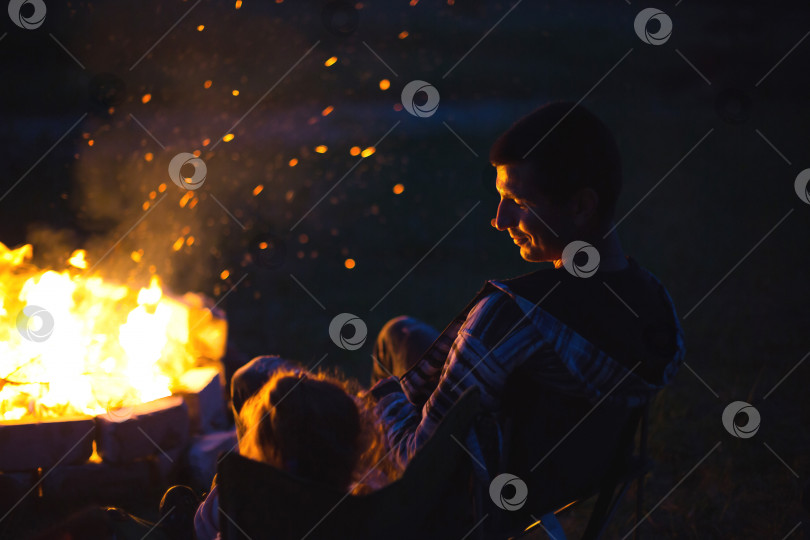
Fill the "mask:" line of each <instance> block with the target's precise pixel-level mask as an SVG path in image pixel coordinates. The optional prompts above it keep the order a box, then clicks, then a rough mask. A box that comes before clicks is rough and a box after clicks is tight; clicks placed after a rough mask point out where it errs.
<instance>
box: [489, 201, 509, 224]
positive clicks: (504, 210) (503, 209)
mask: <svg viewBox="0 0 810 540" xmlns="http://www.w3.org/2000/svg"><path fill="white" fill-rule="evenodd" d="M513 222H514V218H513V217H512V212H510V211H509V208H508V207H507V204H506V201H501V202H500V204H498V212H497V214H495V219H493V220H492V221H491V223H492V226H493V227H495V228H496V229H498V230H499V231H505V230H506V229H508V228H510V227H513V226H514V223H513Z"/></svg>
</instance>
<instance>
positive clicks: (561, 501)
mask: <svg viewBox="0 0 810 540" xmlns="http://www.w3.org/2000/svg"><path fill="white" fill-rule="evenodd" d="M648 408H649V407H648V404H644V405H640V406H637V407H627V406H625V405H622V404H617V403H613V402H611V401H609V400H605V401H604V402H601V403H599V405H598V406H595V404H594V403H592V402H590V401H588V400H586V399H584V398H582V397H575V396H569V395H565V394H562V393H559V392H556V391H553V390H551V389H547V388H544V387H543V386H542V385H541V383H540V381H533V380H532V376H531V374H530V373H528V372H523V371H522V370H519V371H517V372H515V373H514V374H513V375H512V376H511V377H510V380H509V382H508V383H507V392H506V393H505V397H504V410H503V413H502V414H501V415H500V423H501V427H502V430H503V440H504V447H503V451H502V452H501V456H502V460H501V463H500V464H498V469H499V471H498V472H508V473H510V474H514V475H515V476H517V477H518V478H520V479H521V480H522V481H524V482H525V483H526V485H527V488H528V495H527V498H526V503H525V505H524V506H523V507H522V508H520V509H518V510H516V511H507V510H502V509H500V508H497V507H496V506H495V505H494V504H492V505H489V506H487V505H486V503H488V502H491V501H487V499H488V498H489V494H488V493H486V492H485V493H484V495H483V496H482V495H481V492H482V488H483V487H486V486H480V485H479V489H478V490H477V491H478V493H479V495H478V500H479V501H481V500H482V499H483V502H484V511H486V512H488V513H490V514H491V515H492V518H493V519H490V520H487V521H488V523H487V526H488V527H487V532H486V535H487V537H488V538H489V537H492V538H510V537H521V535H522V534H523V533H522V531H525V530H526V529H527V527H529V526H530V525H532V524H536V526H535V527H532V533H531V536H530V537H531V538H538V537H539V536H538V530H540V531H542V530H543V529H545V531H544V532H546V533H547V535H548V536H550V537H552V538H554V539H555V540H564V539H565V533H564V531H563V530H562V528H561V527H560V525H559V522H558V521H557V520H556V518H555V515H556V514H557V513H559V512H560V511H562V510H564V509H567V508H569V507H571V506H572V505H574V504H576V503H578V502H582V501H584V500H587V499H590V498H591V497H593V496H595V495H596V496H598V498H597V500H596V503H595V505H594V507H593V510H592V511H591V514H590V518H589V521H588V525H587V528H586V530H585V533H584V534H583V536H582V538H583V540H594V539H598V538H600V537H601V536H602V534H603V533H604V531H605V529H606V528H607V525H608V523H609V522H610V520H611V518H612V517H613V514H614V512H615V510H616V508H617V507H618V504H619V502H620V501H621V499H622V498H623V496H624V494H625V492H626V491H627V489H628V487H629V486H630V484H631V483H632V482H633V481H637V482H638V488H637V491H636V496H637V501H636V502H637V505H636V513H637V518H638V519H640V518H641V505H642V487H643V478H644V476H645V475H646V473H647V472H648V471H649V469H650V467H651V464H650V462H649V460H648V458H647V447H646V439H647V421H648V420H647V416H648ZM639 426H640V427H641V434H640V441H639V444H638V447H637V446H636V443H635V439H636V433H637V431H638V429H639ZM493 476H494V475H493ZM538 521H540V523H539V524H537V523H536V522H538ZM541 524H542V527H541V526H540V525H541ZM548 533H550V534H548ZM527 537H528V535H527Z"/></svg>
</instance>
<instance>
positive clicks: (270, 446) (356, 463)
mask: <svg viewBox="0 0 810 540" xmlns="http://www.w3.org/2000/svg"><path fill="white" fill-rule="evenodd" d="M265 359H266V361H264V362H263V363H264V365H265V366H267V365H271V366H272V369H269V370H266V373H265V375H267V376H268V377H269V378H268V379H267V382H266V383H264V384H263V385H262V386H261V387H260V388H259V389H258V391H256V392H255V393H254V394H253V395H251V396H250V397H247V399H245V400H244V401H243V402H242V401H239V400H236V399H235V401H234V410H235V412H236V413H237V415H236V416H237V417H236V425H237V434H238V437H239V453H240V454H242V455H243V456H245V457H248V458H250V459H254V460H256V461H261V462H264V463H269V464H270V465H273V466H275V467H278V468H280V469H284V470H286V471H288V472H290V473H291V474H294V475H296V476H298V477H301V478H304V479H308V480H313V481H316V482H319V483H322V484H326V485H329V486H333V487H336V488H338V489H341V490H346V491H347V492H352V493H365V492H368V491H371V490H374V489H379V488H380V487H382V486H383V485H385V484H386V483H388V482H389V481H390V480H392V479H393V476H394V474H395V471H394V470H393V468H392V467H391V465H389V464H388V463H387V462H385V461H384V460H383V462H382V463H381V458H382V456H383V446H382V439H381V432H380V431H379V429H380V428H379V426H378V425H377V423H376V422H375V421H374V418H373V413H372V409H371V407H370V406H368V405H367V404H366V402H365V400H364V399H363V398H360V397H356V396H354V395H351V394H350V393H349V392H347V385H346V384H344V383H342V382H341V381H338V380H337V379H334V378H331V377H329V376H327V375H325V374H322V373H319V374H314V373H307V372H306V371H304V370H302V369H300V368H296V367H295V366H294V365H290V364H289V363H286V362H283V361H278V360H280V359H278V360H277V359H274V358H271V357H265ZM257 360H262V359H256V360H254V361H253V362H251V364H253V366H252V372H253V373H255V372H256V369H255V367H256V365H257V364H261V363H262V362H257ZM246 367H247V366H246ZM236 397H237V396H236V395H234V398H236ZM241 397H242V398H244V396H241ZM237 407H238V409H239V410H238V411H237V410H236V409H237ZM366 475H367V476H366ZM363 477H364V478H363ZM360 478H363V483H362V484H359V483H358V479H360ZM214 484H215V485H214V486H213V488H212V490H211V493H209V495H208V497H207V498H206V499H205V501H203V503H202V504H201V505H200V506H199V508H198V509H197V513H196V515H195V517H194V528H195V532H196V535H197V538H198V540H213V539H218V538H219V515H218V514H219V511H218V502H217V500H218V495H217V487H216V479H215V482H214Z"/></svg>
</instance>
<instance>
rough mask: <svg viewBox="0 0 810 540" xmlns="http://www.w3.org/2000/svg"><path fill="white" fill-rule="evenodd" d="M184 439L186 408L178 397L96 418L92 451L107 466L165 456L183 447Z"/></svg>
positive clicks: (187, 420)
mask: <svg viewBox="0 0 810 540" xmlns="http://www.w3.org/2000/svg"><path fill="white" fill-rule="evenodd" d="M188 440H189V416H188V406H187V405H186V402H185V401H184V400H183V398H182V397H181V396H170V397H166V398H161V399H156V400H154V401H150V402H148V403H143V404H140V405H135V406H134V407H132V408H131V409H126V410H118V411H112V412H109V413H106V414H101V415H98V416H97V417H96V449H97V451H98V454H99V456H101V459H102V460H104V461H105V462H107V463H111V464H123V463H128V462H131V461H135V460H136V459H139V458H145V457H148V456H152V455H157V454H163V455H164V456H165V455H168V452H169V451H170V450H174V449H176V448H181V447H185V446H186V445H187V444H188Z"/></svg>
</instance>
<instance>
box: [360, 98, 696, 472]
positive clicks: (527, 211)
mask: <svg viewBox="0 0 810 540" xmlns="http://www.w3.org/2000/svg"><path fill="white" fill-rule="evenodd" d="M490 161H491V162H492V164H493V165H494V166H495V167H496V169H497V179H496V187H497V189H498V192H499V194H500V197H501V198H500V203H499V205H498V209H497V215H496V217H495V219H493V220H492V225H493V226H494V227H495V228H497V229H498V230H499V231H505V232H508V233H509V236H510V237H511V238H512V241H513V242H514V243H515V244H516V245H517V246H518V248H519V250H520V256H521V257H522V258H524V259H525V260H527V261H531V262H538V263H541V262H552V263H554V267H553V268H550V267H547V268H543V269H540V270H538V271H536V272H533V273H531V274H528V275H525V276H522V277H519V278H516V279H512V280H506V281H489V282H487V284H486V286H485V287H484V288H483V289H482V290H481V291H480V292H479V293H478V295H477V296H476V297H475V298H474V299H473V300H472V301H471V302H470V304H469V305H468V306H467V307H466V308H465V309H464V310H463V311H462V312H461V313H460V314H459V315H458V316H457V317H456V318H455V319H454V320H453V322H451V323H450V325H449V326H448V327H447V328H446V329H445V330H444V332H442V333H439V332H437V331H436V330H435V329H433V328H431V327H429V326H428V325H426V324H424V323H422V322H420V321H417V320H415V319H413V318H410V317H399V318H396V319H393V320H392V321H389V323H388V324H386V326H385V327H384V328H383V330H382V331H381V332H380V335H379V336H378V339H377V342H376V344H375V351H374V352H375V360H376V363H375V365H374V372H373V375H372V382H373V383H376V384H375V385H374V386H373V388H372V390H371V393H372V395H373V396H374V397H375V398H376V399H377V400H378V402H377V407H376V408H377V412H378V414H379V416H380V418H381V420H382V423H383V425H384V429H385V431H386V437H387V442H388V445H389V446H390V448H391V449H392V450H393V451H392V456H393V457H394V459H395V460H396V461H397V462H398V463H399V465H400V466H402V467H405V466H406V465H407V463H408V461H409V460H410V459H411V457H413V455H414V453H415V452H416V451H417V450H418V449H419V447H420V446H421V445H422V444H423V443H424V442H425V440H427V438H428V437H430V435H431V434H432V433H433V432H434V430H435V428H436V426H437V425H438V423H439V422H440V421H441V419H442V417H443V416H444V414H445V413H446V412H447V410H448V409H449V408H450V407H451V406H452V405H453V403H454V402H455V401H456V399H458V397H459V396H460V395H461V393H462V392H463V391H464V390H465V389H466V388H468V387H470V386H473V385H476V386H478V387H479V388H480V390H481V404H482V407H483V409H484V411H488V412H493V413H498V412H499V411H500V410H501V408H502V405H503V401H504V397H505V396H504V391H505V389H506V388H507V384H508V383H509V382H510V381H511V379H510V374H514V373H515V372H516V370H518V369H520V370H521V373H529V374H530V375H531V378H532V380H536V381H538V383H537V386H538V388H537V390H538V391H540V390H542V389H543V388H547V389H553V390H554V391H555V392H560V393H563V394H566V395H570V396H577V397H581V398H582V399H586V400H588V401H589V402H592V403H596V402H597V401H598V400H600V399H602V398H607V397H609V398H610V401H611V402H619V403H624V404H626V405H631V406H632V405H637V404H641V403H644V402H646V401H647V400H649V399H650V397H651V396H652V395H653V394H654V393H655V392H656V391H657V390H659V389H661V388H662V387H663V386H664V385H666V384H667V383H668V382H669V381H670V380H671V378H672V377H673V376H674V374H675V372H676V371H677V369H678V367H679V366H680V364H681V362H682V360H683V355H684V344H683V332H682V330H681V327H680V324H679V323H678V318H677V315H676V314H675V310H674V307H673V305H672V301H671V299H670V297H669V295H668V294H667V291H666V289H665V288H664V287H663V286H662V285H661V283H660V282H658V280H657V279H656V278H655V277H654V276H653V275H652V274H651V273H649V272H648V271H646V270H645V269H643V268H642V267H641V266H639V265H638V263H637V262H636V261H635V260H634V259H633V258H632V257H628V256H625V254H624V253H623V252H622V248H621V246H620V243H619V240H618V237H617V235H616V231H615V230H614V229H615V226H614V224H613V216H614V209H615V205H616V200H617V199H618V195H619V192H620V190H621V160H620V156H619V151H618V148H617V146H616V143H615V141H614V139H613V136H612V135H611V133H610V131H609V130H608V128H607V127H606V126H605V125H604V124H603V123H602V122H601V121H600V120H599V119H598V118H596V116H594V115H593V114H591V113H590V112H589V111H587V110H586V109H585V108H583V107H581V106H575V105H574V104H572V103H554V104H550V105H547V106H545V107H542V108H540V109H538V110H537V111H535V112H533V113H531V114H530V115H528V116H526V117H525V118H523V119H521V120H520V121H519V122H517V123H516V124H515V125H514V126H512V127H511V128H510V129H509V130H508V131H507V132H506V133H504V134H503V135H502V136H501V137H500V138H499V139H498V140H497V141H496V142H495V144H494V145H493V147H492V149H491V152H490ZM576 241H579V242H580V243H579V244H572V242H576ZM582 242H587V244H589V245H590V246H592V248H588V247H586V248H585V249H579V250H577V246H583V245H584V246H587V244H583V243H582ZM569 246H572V248H573V249H572V248H569V249H568V250H567V249H566V248H567V247H569ZM577 251H581V252H582V253H581V254H580V255H578V256H577V257H575V256H574V255H575V254H576V253H575V252H577ZM584 255H587V259H588V260H587V261H584V260H581V259H583V256H584ZM597 262H598V268H596V270H595V271H594V270H593V268H594V267H595V266H596V264H597ZM578 268H579V269H580V270H581V271H579V272H577V269H578ZM577 274H578V275H577ZM583 275H585V276H588V277H580V276H583ZM521 399H522V400H523V401H522V403H525V404H526V406H529V405H530V401H531V399H532V397H531V396H522V397H521ZM550 414H553V412H552V411H550ZM490 442H491V441H490ZM484 443H486V441H483V442H482V445H483V444H484ZM490 447H491V445H490Z"/></svg>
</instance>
